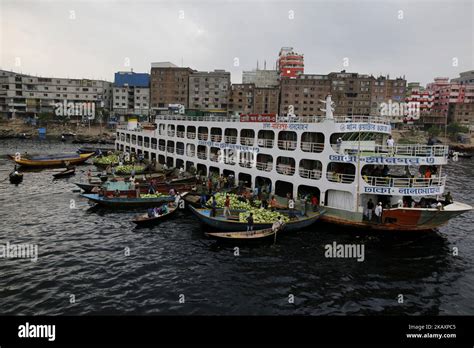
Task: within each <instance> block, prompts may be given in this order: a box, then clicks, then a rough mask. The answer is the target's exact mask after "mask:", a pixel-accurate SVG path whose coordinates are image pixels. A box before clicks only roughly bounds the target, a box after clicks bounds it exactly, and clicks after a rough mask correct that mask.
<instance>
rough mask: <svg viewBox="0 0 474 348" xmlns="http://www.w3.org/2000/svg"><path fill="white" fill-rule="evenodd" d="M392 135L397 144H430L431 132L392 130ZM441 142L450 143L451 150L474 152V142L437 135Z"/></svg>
mask: <svg viewBox="0 0 474 348" xmlns="http://www.w3.org/2000/svg"><path fill="white" fill-rule="evenodd" d="M392 136H393V139H394V140H395V143H396V144H400V145H409V144H428V140H429V134H428V132H425V131H421V130H398V129H394V130H392ZM435 138H436V139H437V140H439V141H440V142H441V144H445V145H449V148H450V149H451V150H455V151H464V152H474V144H473V143H472V142H471V143H470V144H466V143H459V142H456V141H453V140H452V139H450V138H448V137H444V136H437V137H435Z"/></svg>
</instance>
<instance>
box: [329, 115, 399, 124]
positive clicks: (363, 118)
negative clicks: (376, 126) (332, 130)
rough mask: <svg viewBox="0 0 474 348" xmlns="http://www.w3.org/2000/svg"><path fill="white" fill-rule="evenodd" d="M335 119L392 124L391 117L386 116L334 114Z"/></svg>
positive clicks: (341, 121) (343, 121) (344, 121)
mask: <svg viewBox="0 0 474 348" xmlns="http://www.w3.org/2000/svg"><path fill="white" fill-rule="evenodd" d="M334 121H335V122H336V123H381V124H387V125H388V124H390V118H389V117H385V116H366V115H353V116H334Z"/></svg>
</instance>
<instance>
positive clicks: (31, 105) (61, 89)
mask: <svg viewBox="0 0 474 348" xmlns="http://www.w3.org/2000/svg"><path fill="white" fill-rule="evenodd" d="M71 103H72V104H73V105H79V104H81V105H85V104H87V105H92V104H94V107H95V108H96V109H100V108H104V109H108V110H111V103H112V83H111V82H108V81H102V80H90V79H69V78H59V77H39V76H31V75H26V74H20V73H15V72H12V71H5V70H0V116H1V117H3V118H16V117H36V116H38V115H39V114H40V113H50V114H52V113H54V112H55V110H56V105H58V104H62V105H70V104H71ZM74 110H80V108H75V107H74ZM70 116H73V118H75V119H77V118H81V117H83V116H84V115H81V114H80V112H75V113H74V115H70ZM74 116H76V117H74Z"/></svg>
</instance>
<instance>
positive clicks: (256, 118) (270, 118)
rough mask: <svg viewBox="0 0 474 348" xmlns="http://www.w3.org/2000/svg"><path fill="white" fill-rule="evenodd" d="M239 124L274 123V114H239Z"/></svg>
mask: <svg viewBox="0 0 474 348" xmlns="http://www.w3.org/2000/svg"><path fill="white" fill-rule="evenodd" d="M240 122H276V114H247V115H244V114H241V115H240Z"/></svg>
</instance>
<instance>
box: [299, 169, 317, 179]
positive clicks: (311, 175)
mask: <svg viewBox="0 0 474 348" xmlns="http://www.w3.org/2000/svg"><path fill="white" fill-rule="evenodd" d="M299 173H300V176H301V177H302V178H307V179H313V180H318V179H321V175H322V171H321V170H318V169H305V168H300V169H299Z"/></svg>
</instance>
